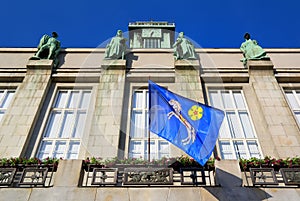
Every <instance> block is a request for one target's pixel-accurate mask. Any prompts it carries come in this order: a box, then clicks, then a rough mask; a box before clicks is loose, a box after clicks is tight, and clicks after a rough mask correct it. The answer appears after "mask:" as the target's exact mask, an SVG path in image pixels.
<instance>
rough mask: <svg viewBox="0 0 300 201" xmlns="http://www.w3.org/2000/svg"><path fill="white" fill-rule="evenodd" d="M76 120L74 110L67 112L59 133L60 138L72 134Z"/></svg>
mask: <svg viewBox="0 0 300 201" xmlns="http://www.w3.org/2000/svg"><path fill="white" fill-rule="evenodd" d="M74 121H75V115H74V112H65V115H64V118H63V121H62V131H61V133H60V134H59V137H60V138H69V137H71V136H72V131H73V126H74Z"/></svg>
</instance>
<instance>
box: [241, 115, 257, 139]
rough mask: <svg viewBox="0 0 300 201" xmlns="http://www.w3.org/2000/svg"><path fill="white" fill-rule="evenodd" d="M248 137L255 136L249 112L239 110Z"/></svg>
mask: <svg viewBox="0 0 300 201" xmlns="http://www.w3.org/2000/svg"><path fill="white" fill-rule="evenodd" d="M239 115H240V119H241V121H242V126H243V130H244V133H245V137H246V138H254V133H253V130H252V126H251V123H250V119H249V116H248V113H247V112H239Z"/></svg>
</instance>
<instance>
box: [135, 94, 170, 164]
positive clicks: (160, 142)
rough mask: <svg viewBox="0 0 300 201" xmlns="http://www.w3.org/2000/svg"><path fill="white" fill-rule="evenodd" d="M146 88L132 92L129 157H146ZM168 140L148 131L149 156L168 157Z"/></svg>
mask: <svg viewBox="0 0 300 201" xmlns="http://www.w3.org/2000/svg"><path fill="white" fill-rule="evenodd" d="M148 98H149V96H148V89H139V90H135V91H134V92H133V99H132V108H131V122H130V143H129V157H130V158H143V159H147V158H148V124H149V121H148V120H149V118H148ZM169 149H170V146H169V142H167V141H166V140H164V139H163V138H160V137H158V136H157V135H156V134H153V133H150V158H151V159H160V158H162V157H169V152H170V151H169Z"/></svg>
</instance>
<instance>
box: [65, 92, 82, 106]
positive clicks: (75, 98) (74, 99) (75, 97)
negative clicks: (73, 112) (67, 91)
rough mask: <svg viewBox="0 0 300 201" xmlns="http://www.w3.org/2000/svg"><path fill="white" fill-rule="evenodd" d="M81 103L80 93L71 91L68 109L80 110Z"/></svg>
mask: <svg viewBox="0 0 300 201" xmlns="http://www.w3.org/2000/svg"><path fill="white" fill-rule="evenodd" d="M79 101H80V93H79V91H71V95H70V99H69V102H68V106H67V108H78V104H79Z"/></svg>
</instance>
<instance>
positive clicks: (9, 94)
mask: <svg viewBox="0 0 300 201" xmlns="http://www.w3.org/2000/svg"><path fill="white" fill-rule="evenodd" d="M14 94H15V92H14V91H8V92H7V93H6V96H5V97H4V99H3V102H2V105H3V106H2V107H3V108H7V107H8V106H9V104H10V102H11V100H12V98H13V96H14Z"/></svg>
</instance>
